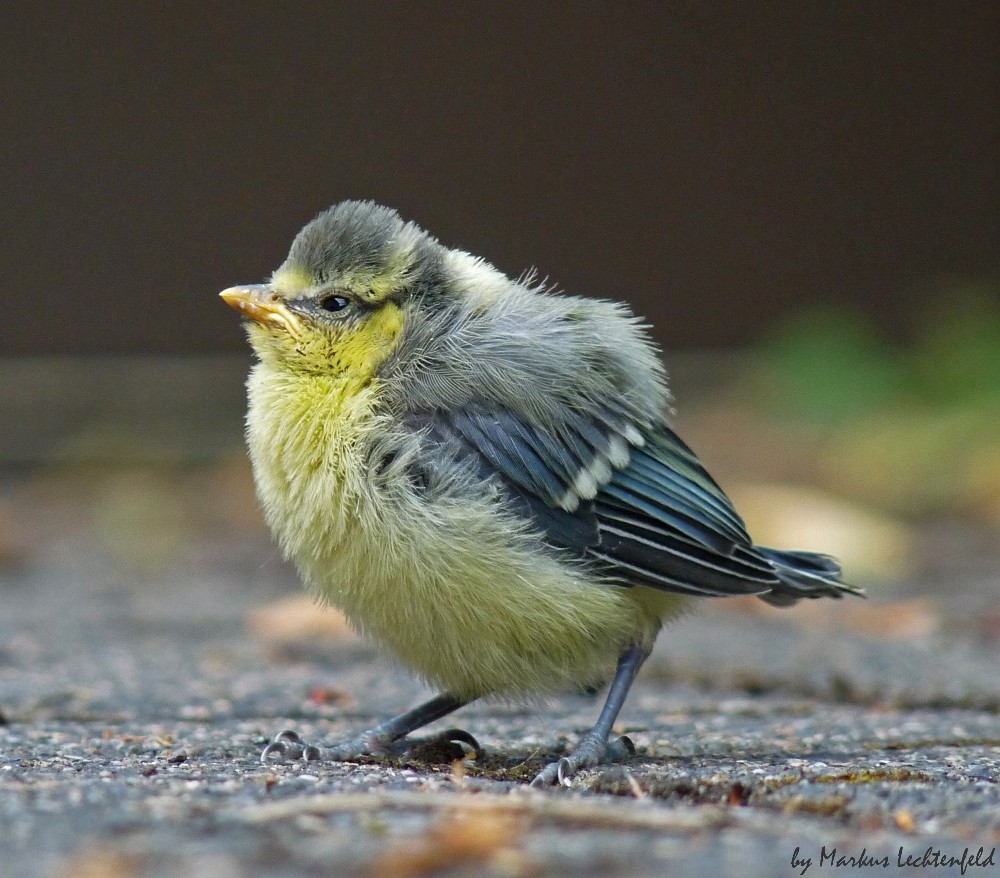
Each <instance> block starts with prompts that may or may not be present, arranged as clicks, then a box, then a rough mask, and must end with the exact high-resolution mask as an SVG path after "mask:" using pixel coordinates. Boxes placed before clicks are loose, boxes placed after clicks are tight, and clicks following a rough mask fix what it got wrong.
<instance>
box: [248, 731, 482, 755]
mask: <svg viewBox="0 0 1000 878" xmlns="http://www.w3.org/2000/svg"><path fill="white" fill-rule="evenodd" d="M449 744H457V745H459V747H460V748H461V750H462V752H463V753H464V752H465V751H466V748H467V749H468V750H470V751H472V753H473V754H475V755H479V756H481V755H482V754H483V752H484V749H483V747H482V745H481V744H480V743H479V741H477V740H476V739H475V738H474V737H473V736H472V735H471V734H469V733H468V732H467V731H465V730H464V729H446V730H445V731H443V732H440V733H439V734H437V735H433V736H432V737H430V738H407V737H402V738H397V739H395V740H388V739H386V738H384V737H383V736H380V735H378V734H377V733H376V732H374V731H371V732H365V733H363V734H361V735H359V736H358V737H357V738H355V739H354V740H352V741H347V742H346V743H343V744H335V745H333V746H332V747H317V746H316V745H315V744H307V743H306V742H305V741H304V740H302V737H301V736H300V735H299V733H298V732H296V731H295V730H294V729H283V730H282V731H280V732H278V734H277V735H275V736H274V737H273V738H272V739H271V741H270V742H269V743H268V745H267V746H266V747H265V748H264V751H263V752H262V753H261V754H260V761H261V762H265V763H266V762H269V761H274V762H294V761H295V760H301V761H303V762H317V761H319V760H328V761H331V762H352V761H354V760H355V759H361V758H364V757H371V756H395V757H398V756H403V755H404V754H406V753H408V752H410V751H412V750H415V749H417V748H419V749H421V750H422V751H425V752H432V753H433V752H440V748H442V747H446V746H447V745H449ZM435 748H437V749H435Z"/></svg>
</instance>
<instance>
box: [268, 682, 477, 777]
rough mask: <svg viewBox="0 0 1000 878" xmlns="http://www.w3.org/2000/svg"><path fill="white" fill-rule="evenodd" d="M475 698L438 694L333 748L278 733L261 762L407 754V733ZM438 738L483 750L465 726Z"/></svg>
mask: <svg viewBox="0 0 1000 878" xmlns="http://www.w3.org/2000/svg"><path fill="white" fill-rule="evenodd" d="M470 700H471V699H463V698H456V697H455V696H454V695H449V694H447V693H445V694H443V695H436V696H435V697H434V698H432V699H430V701H425V702H424V703H423V704H420V705H418V706H417V707H414V708H413V709H412V710H408V711H406V713H401V714H400V715H399V716H394V717H393V718H392V719H389V720H386V721H385V722H384V723H379V725H377V726H375V728H373V729H369V730H368V731H367V732H362V733H361V734H360V735H358V737H356V738H354V739H353V740H350V741H346V742H345V743H343V744H337V745H335V746H333V747H317V746H315V745H314V744H307V743H306V742H305V741H303V740H302V738H300V737H299V735H298V733H297V732H295V731H293V730H292V729H285V730H284V731H281V732H278V734H277V735H275V736H274V737H273V738H272V739H271V742H270V743H269V744H268V745H267V746H266V747H265V748H264V752H263V753H262V754H261V756H260V760H261V762H267V761H268V760H269V759H272V758H274V759H300V758H301V759H303V760H304V761H306V762H312V761H313V760H317V759H323V760H330V761H334V762H335V761H341V760H343V761H350V760H352V759H357V758H359V757H362V756H398V755H399V754H401V753H405V752H406V751H407V750H408V749H410V748H411V747H412V746H414V744H416V743H418V742H415V741H407V740H406V736H407V735H408V734H409V733H410V732H412V731H414V730H415V729H419V728H421V727H422V726H425V725H427V724H428V723H432V722H434V720H437V719H441V717H443V716H447V715H448V714H449V713H451V712H452V711H454V710H458V708H460V707H463V706H465V705H466V704H468V703H469V701H470ZM433 740H435V741H438V742H442V743H446V742H449V741H457V742H459V743H463V744H467V745H468V746H470V747H471V748H472V749H473V750H476V751H477V752H481V750H482V748H481V747H480V746H479V742H478V741H476V739H475V738H473V737H472V735H470V734H469V733H468V732H464V731H462V730H461V729H448V730H447V731H444V732H442V733H441V734H440V735H436V736H435V737H434V739H433Z"/></svg>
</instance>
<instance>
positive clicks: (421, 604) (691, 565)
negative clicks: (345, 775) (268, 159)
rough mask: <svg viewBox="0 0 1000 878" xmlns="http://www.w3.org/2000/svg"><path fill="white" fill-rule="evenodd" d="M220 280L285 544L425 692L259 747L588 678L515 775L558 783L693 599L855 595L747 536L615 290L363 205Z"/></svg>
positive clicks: (292, 749)
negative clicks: (675, 420)
mask: <svg viewBox="0 0 1000 878" xmlns="http://www.w3.org/2000/svg"><path fill="white" fill-rule="evenodd" d="M220 295H221V297H222V299H223V300H224V301H225V303H226V304H228V305H230V306H231V307H233V308H235V309H236V310H237V311H239V312H240V314H241V315H242V317H243V318H244V321H243V322H244V325H245V328H246V332H247V335H248V339H249V342H250V345H251V346H252V348H253V351H254V353H255V361H254V364H253V365H252V367H251V370H250V374H249V377H248V379H247V417H246V441H247V445H248V449H249V457H250V460H251V463H252V469H253V474H254V481H255V485H256V492H257V496H258V499H259V503H260V506H261V509H262V512H263V515H264V518H265V519H266V521H267V523H268V525H269V527H270V529H271V531H272V533H273V535H274V537H275V539H276V541H277V543H278V544H279V545H280V547H281V550H282V552H283V554H284V555H285V557H286V558H288V559H290V560H291V561H292V562H293V563H294V565H295V567H296V568H297V570H298V572H299V574H300V577H301V578H302V580H303V582H304V584H305V586H306V587H307V588H308V589H309V590H311V591H312V592H313V593H314V594H315V595H317V596H318V597H319V599H321V600H322V601H324V602H326V603H328V604H332V605H333V606H335V607H337V608H339V609H340V610H341V611H342V612H343V613H344V615H345V616H346V617H347V619H348V620H349V621H350V623H351V624H352V625H353V626H354V627H355V628H356V629H358V630H359V631H361V632H362V633H364V634H366V635H368V636H369V637H371V638H373V639H374V640H375V641H376V642H377V643H378V644H380V645H381V646H382V648H384V649H385V650H386V651H387V652H388V653H389V654H390V655H392V656H393V657H394V658H395V659H396V660H398V661H399V662H400V663H402V665H404V666H405V667H407V668H408V669H410V670H411V671H412V672H413V673H414V674H415V675H416V676H417V677H418V678H420V679H421V680H422V681H423V682H424V683H425V684H427V685H428V686H430V687H433V688H434V689H435V691H438V692H439V693H440V694H438V695H436V696H435V697H433V698H431V699H430V700H428V701H426V702H424V703H422V704H420V705H418V706H417V707H415V708H412V709H411V710H409V711H406V712H404V713H402V714H400V715H398V716H395V717H393V718H391V719H389V720H386V721H384V722H382V723H380V724H378V725H376V726H375V727H374V728H372V729H368V730H367V731H364V732H362V733H361V734H359V735H357V736H356V737H354V738H352V739H351V740H349V741H346V742H343V743H340V744H334V745H331V746H326V747H321V746H317V745H314V744H308V743H306V742H305V741H303V740H302V738H301V737H300V736H299V735H298V734H297V733H296V732H295V731H294V730H292V729H287V730H283V731H282V732H280V733H279V734H277V735H276V736H275V737H274V738H273V739H272V740H271V741H270V743H269V744H268V745H267V746H266V747H265V749H264V753H263V755H262V757H261V758H262V759H264V760H265V761H266V760H271V759H292V758H294V759H299V758H301V759H306V760H313V759H330V760H347V761H350V760H357V759H363V758H366V757H371V756H385V755H394V754H401V753H404V752H406V749H407V748H408V747H410V746H412V743H413V741H414V739H413V738H411V737H409V736H410V734H411V733H412V732H414V731H416V730H418V729H420V728H422V727H423V726H425V725H427V724H429V723H431V722H433V721H436V720H438V719H441V718H443V717H444V716H446V715H448V714H450V713H452V712H453V711H455V710H457V709H459V708H460V707H463V706H464V705H467V704H469V703H470V702H472V701H474V700H476V699H500V700H507V701H515V702H516V701H519V700H526V701H528V702H535V701H537V700H538V699H539V698H544V697H545V696H547V695H550V694H552V693H557V692H560V691H566V690H567V689H572V688H576V689H578V690H580V689H588V688H589V689H596V688H598V687H602V686H604V685H606V684H608V683H609V682H610V687H609V689H608V694H607V697H606V701H605V702H604V705H603V709H602V710H601V711H600V714H599V717H598V719H597V721H596V723H595V725H594V727H593V728H592V729H591V730H590V731H588V732H587V733H586V734H585V735H583V736H582V737H581V738H580V739H579V741H578V742H577V744H576V746H575V747H574V748H573V749H572V750H571V751H570V752H569V753H568V754H567V755H564V756H562V757H561V758H559V759H555V760H553V761H551V762H549V763H547V764H546V765H545V766H544V767H543V768H542V769H541V771H540V772H539V773H538V774H537V776H535V778H534V780H533V781H532V783H533V785H535V786H541V787H544V786H551V785H555V784H569V783H571V781H572V778H573V777H574V776H575V775H576V774H578V773H579V772H580V771H582V770H583V769H587V768H593V767H596V766H599V765H602V764H605V763H608V762H612V761H619V760H624V759H626V758H628V757H629V756H630V755H632V754H634V752H635V748H634V746H633V745H632V742H631V741H630V740H629V739H628V738H627V737H625V736H622V737H620V738H616V737H614V735H613V725H614V723H615V722H616V720H617V718H618V715H619V712H620V711H621V709H622V706H623V704H624V702H625V699H626V696H627V695H628V691H629V688H630V687H631V685H632V682H633V681H634V679H635V677H636V675H637V673H638V672H639V669H640V668H641V666H642V664H643V662H644V661H645V660H646V658H647V657H648V656H649V654H650V652H651V650H652V647H653V643H654V641H655V639H656V637H657V634H658V632H659V631H660V629H661V627H662V626H663V625H664V623H666V622H668V621H670V620H672V619H673V618H674V617H676V616H677V615H678V614H679V613H680V612H681V611H682V610H683V608H684V607H685V605H686V604H687V603H688V602H689V601H690V600H691V599H692V598H696V597H724V596H734V595H755V596H757V597H759V598H760V599H761V600H763V601H765V602H767V603H769V604H773V605H776V606H787V605H790V604H794V603H795V602H796V601H798V600H800V599H805V598H823V597H829V598H840V597H841V596H842V595H846V594H863V592H862V590H861V589H859V588H858V587H856V586H853V585H849V584H847V583H845V582H844V581H843V578H842V575H841V570H840V566H839V565H838V563H837V562H836V561H835V560H834V559H833V558H832V557H829V556H827V555H823V554H818V553H813V552H805V551H780V550H776V549H771V548H766V547H762V546H758V545H755V544H754V542H753V540H752V539H751V537H750V535H749V534H748V532H747V529H746V526H745V524H744V522H743V519H742V518H741V517H740V515H739V514H738V513H737V511H736V509H735V508H734V506H733V504H732V503H731V502H730V500H729V498H728V497H727V496H726V494H725V492H724V491H723V490H722V488H720V487H719V485H718V484H717V482H716V481H715V480H714V479H713V478H712V477H711V476H710V475H709V473H708V472H707V470H706V469H705V467H704V466H703V465H702V463H701V462H700V461H699V459H698V458H697V456H696V455H695V453H694V452H693V451H692V450H691V449H690V448H689V447H688V446H687V445H686V444H685V443H684V442H683V441H682V439H681V438H680V437H679V436H678V435H677V434H676V433H675V432H674V430H673V428H672V427H671V421H670V419H671V414H672V409H671V402H672V399H671V393H670V391H669V389H668V381H667V374H666V371H665V368H664V366H663V363H662V359H661V354H660V350H659V348H658V347H657V345H656V344H655V342H654V341H653V339H652V336H651V333H650V327H649V326H648V325H647V324H646V323H644V322H643V321H642V320H641V319H640V318H639V317H637V316H635V315H634V314H633V313H632V311H631V310H630V308H629V307H628V306H627V305H625V304H624V303H621V302H616V301H611V300H607V299H600V298H590V297H580V296H574V295H569V294H566V293H563V292H561V291H559V290H557V289H555V288H554V287H552V286H551V285H550V284H548V283H547V282H542V281H539V280H538V279H537V277H536V275H535V274H534V273H533V272H530V271H529V272H528V273H526V274H525V275H522V276H521V277H519V278H517V279H512V278H510V277H508V276H507V275H505V274H503V273H502V272H501V271H499V270H498V269H496V268H495V267H494V266H493V265H492V264H490V263H489V262H487V261H486V260H484V259H482V258H480V257H476V256H473V255H471V254H469V253H467V252H464V251H463V250H461V249H455V248H449V247H446V246H445V245H444V244H442V243H441V242H440V241H439V240H438V239H437V238H435V237H434V236H432V235H431V234H429V233H428V232H426V231H424V230H423V229H422V228H421V227H420V226H418V225H417V224H416V223H414V222H410V221H405V220H404V219H402V218H401V216H400V215H399V213H398V212H397V211H395V210H393V209H392V208H389V207H385V206H382V205H379V204H377V203H374V202H371V201H361V200H351V201H344V202H341V203H338V204H336V205H334V206H333V207H331V208H329V209H327V210H325V211H323V212H321V213H320V214H319V215H317V216H316V217H315V218H314V219H313V220H311V221H310V222H309V223H307V224H306V226H305V227H304V228H303V229H302V230H301V231H300V232H299V233H298V235H297V236H296V237H295V239H294V241H293V243H292V245H291V248H290V251H289V253H288V257H287V258H286V259H285V261H284V262H283V263H282V264H281V265H280V266H279V267H278V269H277V270H276V271H275V272H274V273H273V274H272V275H271V277H270V279H269V280H268V281H267V282H266V283H263V284H249V285H241V286H235V287H230V288H228V289H226V290H223V291H222V292H221V293H220ZM443 736H444V737H450V739H451V740H453V741H455V742H465V743H467V744H468V745H469V746H470V747H473V748H474V749H479V748H478V742H477V741H476V740H475V738H474V737H473V736H471V735H470V734H469V733H467V732H464V731H463V730H461V729H453V730H449V731H448V732H445V733H443Z"/></svg>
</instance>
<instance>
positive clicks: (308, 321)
mask: <svg viewBox="0 0 1000 878" xmlns="http://www.w3.org/2000/svg"><path fill="white" fill-rule="evenodd" d="M445 253H447V251H445V249H444V248H443V247H442V246H441V245H440V244H439V243H438V242H437V240H436V239H434V238H433V237H431V236H430V235H429V234H427V233H426V232H424V231H423V230H422V229H421V228H420V227H418V226H416V225H415V224H413V223H407V222H404V221H403V220H402V219H401V218H400V217H399V214H397V213H396V211H394V210H391V209H390V208H387V207H382V206H380V205H377V204H374V203H372V202H370V201H345V202H342V203H341V204H338V205H336V206H334V207H331V208H330V209H329V210H326V211H324V212H323V213H321V214H320V215H319V216H317V217H316V218H315V219H314V220H312V221H311V222H310V223H309V224H308V225H307V226H306V227H305V228H303V229H302V231H301V232H299V234H298V235H297V237H296V238H295V241H294V242H293V243H292V247H291V250H290V252H289V254H288V258H287V259H286V260H285V261H284V263H283V264H282V265H281V267H280V268H278V270H277V271H275V272H274V274H273V275H272V276H271V280H270V282H269V283H266V284H256V285H250V286H239V287H231V288H230V289H227V290H224V291H223V292H222V293H221V294H220V295H221V296H222V298H223V299H224V300H225V302H226V303H227V304H229V305H231V306H232V307H233V308H235V309H237V310H238V311H240V312H241V313H242V314H243V316H244V317H247V318H248V324H247V332H248V335H249V337H250V342H251V344H252V345H253V347H254V349H255V351H256V352H257V354H258V356H259V357H260V358H261V359H262V360H264V361H268V362H271V363H276V364H278V365H280V366H282V367H284V368H287V369H290V370H293V371H301V372H311V373H319V374H329V375H350V376H352V377H354V378H356V379H360V380H362V381H363V380H365V379H366V378H368V377H370V376H371V375H372V374H373V373H374V372H375V370H377V369H378V367H379V366H380V365H381V364H382V363H383V362H384V361H385V360H386V359H387V358H388V357H389V356H390V355H391V354H392V352H393V351H394V350H395V348H396V346H397V344H398V339H399V336H400V334H401V332H402V330H403V326H404V322H405V319H406V314H407V313H408V312H412V306H413V303H414V302H415V301H416V300H423V299H426V298H427V296H428V295H431V294H433V293H435V292H436V291H438V290H439V289H440V288H441V280H440V274H441V263H442V259H443V256H444V254H445Z"/></svg>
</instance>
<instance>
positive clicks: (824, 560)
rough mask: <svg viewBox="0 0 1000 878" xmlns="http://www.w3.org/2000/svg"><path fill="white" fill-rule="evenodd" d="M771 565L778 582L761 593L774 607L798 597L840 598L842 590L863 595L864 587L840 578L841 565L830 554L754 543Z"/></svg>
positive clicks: (787, 603)
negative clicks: (770, 547) (778, 583)
mask: <svg viewBox="0 0 1000 878" xmlns="http://www.w3.org/2000/svg"><path fill="white" fill-rule="evenodd" d="M756 548H757V551H758V552H760V553H761V554H762V555H763V556H764V557H765V558H767V560H768V561H770V562H771V563H772V564H773V565H774V570H775V573H777V574H778V579H780V580H781V584H780V585H778V586H776V587H775V588H774V590H773V591H771V592H770V593H769V594H762V595H760V599H761V600H762V601H766V602H767V603H769V604H771V605H772V606H775V607H789V606H791V605H792V604H794V603H796V602H797V601H799V600H800V599H801V598H839V597H842V596H843V595H845V594H853V595H858V596H859V597H864V596H865V593H864V590H863V589H860V588H858V587H857V586H856V585H848V584H847V583H846V582H841V580H840V565H839V564H838V563H837V562H836V560H834V559H833V558H831V557H830V556H829V555H819V554H816V553H815V552H782V551H779V550H778V549H766V548H764V547H763V546H757V547H756Z"/></svg>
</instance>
